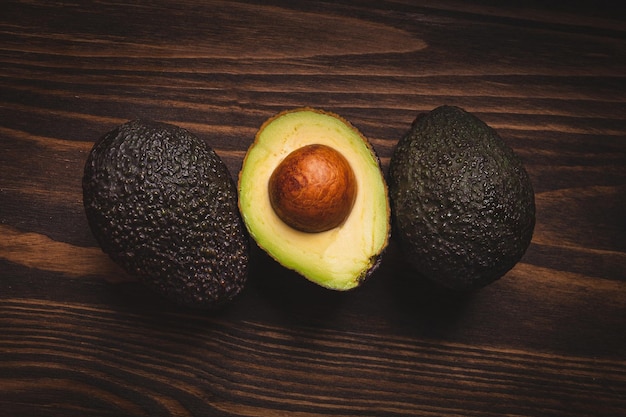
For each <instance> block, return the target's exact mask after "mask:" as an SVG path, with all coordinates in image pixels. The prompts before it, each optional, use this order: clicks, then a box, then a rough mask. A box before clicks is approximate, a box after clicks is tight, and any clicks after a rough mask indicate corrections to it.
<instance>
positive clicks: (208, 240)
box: [82, 120, 249, 309]
mask: <svg viewBox="0 0 626 417" xmlns="http://www.w3.org/2000/svg"><path fill="white" fill-rule="evenodd" d="M82 185H83V203H84V208H85V213H86V215H87V220H88V222H89V226H90V228H91V230H92V232H93V235H94V236H95V238H96V240H97V241H98V243H99V244H100V246H101V247H102V250H103V251H104V252H105V253H107V254H108V255H109V256H110V257H111V258H112V259H113V260H114V261H115V262H117V263H118V264H119V265H121V266H122V267H123V268H124V269H125V270H126V271H127V272H129V273H130V274H133V275H135V276H137V277H139V278H140V280H141V281H142V282H144V283H145V284H146V285H147V286H148V287H150V288H152V289H153V290H155V291H156V292H158V293H160V294H161V295H163V296H165V297H166V298H168V299H170V300H172V301H174V302H176V303H178V304H180V305H183V306H185V307H191V308H202V309H214V308H218V307H222V306H223V305H225V304H226V303H227V302H229V301H230V300H232V299H233V298H234V297H235V296H236V295H237V294H239V293H240V291H241V290H242V289H243V287H244V284H245V282H246V278H247V270H248V249H249V241H248V235H247V233H246V230H245V227H244V225H243V222H242V220H241V217H240V215H239V210H238V207H237V190H236V187H235V183H234V181H233V180H232V177H231V176H230V174H229V172H228V169H227V167H226V166H225V164H224V163H223V161H222V160H221V159H220V158H219V156H218V155H217V154H216V153H215V152H214V151H213V150H212V149H211V148H210V147H209V146H208V145H206V144H205V143H204V142H203V141H201V140H200V139H198V138H197V137H196V136H194V135H193V134H191V133H190V132H188V131H187V130H185V129H182V128H180V127H177V126H174V125H171V124H165V123H159V122H154V121H148V120H133V121H130V122H128V123H125V124H122V125H121V126H119V127H117V128H116V129H114V130H112V131H111V132H109V133H107V134H105V135H104V136H103V137H102V138H100V139H99V140H98V141H96V143H95V144H94V146H93V148H92V150H91V152H90V153H89V156H88V159H87V162H86V164H85V169H84V175H83V183H82Z"/></svg>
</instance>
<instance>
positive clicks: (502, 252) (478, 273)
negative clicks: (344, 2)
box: [388, 106, 535, 290]
mask: <svg viewBox="0 0 626 417" xmlns="http://www.w3.org/2000/svg"><path fill="white" fill-rule="evenodd" d="M388 184H389V195H390V198H391V203H392V212H393V224H394V231H393V233H394V237H395V238H397V240H398V242H399V243H400V246H401V248H402V250H403V252H404V254H405V257H406V259H407V261H408V263H409V264H410V265H412V266H413V267H414V268H415V269H416V270H417V271H419V273H421V274H422V275H423V276H425V277H427V278H429V279H431V280H432V281H434V282H436V283H438V284H441V285H442V286H444V287H448V288H451V289H454V290H472V289H476V288H480V287H483V286H485V285H487V284H489V283H491V282H493V281H495V280H497V279H499V278H500V277H502V276H503V275H504V274H505V273H506V272H507V271H509V270H510V269H511V268H513V266H514V265H515V264H516V263H517V262H518V261H519V260H520V259H521V258H522V256H523V255H524V253H525V251H526V249H527V248H528V246H529V245H530V241H531V238H532V234H533V230H534V226H535V198H534V192H533V187H532V184H531V181H530V178H529V176H528V173H527V172H526V170H525V168H524V166H523V164H522V161H521V160H520V158H519V157H518V156H517V155H516V154H515V153H514V152H513V150H512V149H511V148H510V147H509V146H508V145H507V144H506V143H505V142H504V141H503V140H502V139H501V137H500V136H499V135H498V133H497V132H496V131H495V130H493V129H492V128H490V127H489V126H487V125H486V124H485V123H484V122H483V121H481V120H480V119H478V118H477V117H476V116H474V115H472V114H470V113H468V112H466V111H465V110H463V109H461V108H459V107H453V106H441V107H438V108H436V109H434V110H433V111H431V112H430V113H428V114H422V115H419V116H418V117H417V118H416V119H415V121H414V122H413V125H412V126H411V128H410V129H409V131H408V132H407V133H406V134H405V135H404V137H403V138H402V139H401V140H400V141H399V143H398V145H397V147H396V149H395V151H394V153H393V155H392V157H391V161H390V164H389V178H388Z"/></svg>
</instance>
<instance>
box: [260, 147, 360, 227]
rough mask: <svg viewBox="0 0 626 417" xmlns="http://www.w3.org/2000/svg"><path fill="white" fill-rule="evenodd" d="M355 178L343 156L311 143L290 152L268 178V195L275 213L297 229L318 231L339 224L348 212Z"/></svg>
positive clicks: (353, 192) (352, 199)
mask: <svg viewBox="0 0 626 417" xmlns="http://www.w3.org/2000/svg"><path fill="white" fill-rule="evenodd" d="M356 188H357V186H356V179H355V177H354V172H353V171H352V168H351V167H350V164H349V163H348V161H347V160H346V158H345V157H344V156H343V155H341V154H340V153H339V152H337V151H336V150H334V149H333V148H331V147H329V146H326V145H320V144H313V145H307V146H303V147H301V148H299V149H296V150H295V151H293V152H291V153H290V154H289V155H287V157H286V158H285V159H284V160H283V161H282V162H281V163H280V164H279V165H278V166H277V167H276V169H275V170H274V172H273V173H272V175H271V177H270V180H269V190H268V191H269V197H270V202H271V204H272V208H273V209H274V212H275V213H276V215H278V217H279V218H280V219H281V220H282V221H283V222H285V223H286V224H287V225H289V226H291V227H292V228H294V229H296V230H300V231H302V232H308V233H318V232H323V231H326V230H330V229H332V228H335V227H337V226H339V225H340V224H341V223H343V221H344V220H346V218H347V217H348V215H349V214H350V211H351V210H352V205H353V204H354V199H355V197H356Z"/></svg>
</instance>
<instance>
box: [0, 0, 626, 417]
mask: <svg viewBox="0 0 626 417" xmlns="http://www.w3.org/2000/svg"><path fill="white" fill-rule="evenodd" d="M56 3H57V2H43V1H23V2H19V1H4V2H3V3H2V5H1V6H0V11H1V12H0V415H2V416H13V417H15V416H189V415H197V416H222V415H237V416H301V417H303V416H314V415H340V416H348V415H355V416H357V415H358V416H373V415H380V416H383V415H384V416H395V415H411V416H431V415H433V416H434V415H443V416H502V415H508V416H531V415H532V416H620V415H621V416H624V415H626V273H625V272H624V270H625V268H626V237H625V236H626V233H625V232H626V218H625V215H624V207H625V206H626V170H625V166H626V135H625V134H626V78H625V75H626V28H625V27H624V21H625V19H624V14H623V10H620V9H617V10H615V9H614V10H605V9H602V8H598V7H601V6H602V2H600V3H597V2H594V3H593V4H590V5H588V6H585V5H584V4H583V5H581V4H577V5H576V6H573V5H571V4H569V3H566V5H563V6H560V7H557V6H552V7H548V6H544V5H543V4H544V2H531V3H528V4H529V5H527V6H526V7H513V6H507V7H503V6H497V5H494V4H492V2H489V4H488V3H487V2H484V4H481V2H474V3H468V2H456V1H448V0H444V1H437V2H434V1H432V2H431V1H424V2H422V3H421V4H419V3H420V2H413V1H409V0H397V1H368V2H357V1H352V2H351V1H342V0H339V1H334V0H333V1H327V2H304V1H292V0H273V1H268V2H225V1H224V2H219V1H201V0H182V1H164V0H162V1H153V2H143V3H144V4H135V3H133V2H129V3H128V4H124V3H123V2H113V1H107V0H105V1H100V2H69V3H67V4H63V3H58V4H56ZM590 3H591V2H590ZM442 104H451V105H457V106H461V107H463V108H465V109H467V110H469V111H471V112H473V113H475V114H476V115H477V116H479V117H480V118H482V119H483V120H484V121H485V122H487V123H488V124H490V125H491V126H493V127H494V128H496V129H497V130H498V131H499V132H500V134H501V135H502V137H503V138H504V140H505V141H506V142H507V143H509V144H510V145H511V146H512V147H513V148H514V149H515V151H516V152H517V153H518V154H519V155H520V156H521V157H522V159H523V161H524V163H525V165H526V167H527V169H528V171H529V173H530V176H531V178H532V181H533V184H534V187H535V191H536V203H537V226H536V229H535V234H534V237H533V240H532V244H531V246H530V248H529V249H528V251H527V252H526V254H525V256H524V258H523V259H522V261H521V262H520V263H518V264H517V266H516V267H515V268H514V269H513V270H511V271H510V272H509V273H508V274H506V275H505V276H504V277H503V278H502V279H501V280H499V281H498V282H496V283H494V284H492V285H490V286H488V287H486V288H484V289H482V290H480V291H476V292H474V293H471V294H464V295H459V294H451V293H449V292H447V291H444V290H441V289H439V288H437V287H435V286H434V285H431V284H428V283H425V282H423V281H421V280H420V279H418V277H417V276H416V274H414V273H412V272H410V271H409V270H408V269H407V266H406V263H405V262H404V261H403V259H402V256H401V254H400V252H399V250H398V248H397V246H396V244H395V243H394V242H393V240H392V243H391V246H390V248H389V250H388V251H387V254H386V256H385V258H384V261H383V264H382V266H381V268H380V269H379V270H378V272H377V273H376V274H375V275H374V276H373V277H372V279H371V280H370V281H369V282H367V283H366V284H365V285H364V286H363V287H362V288H359V289H357V290H355V291H352V292H348V293H337V292H332V291H330V290H324V289H322V288H320V287H316V286H315V285H313V284H310V283H309V282H308V281H306V280H305V279H303V278H301V277H300V276H297V275H295V274H294V273H292V272H289V271H287V270H285V269H283V268H282V267H280V266H279V265H278V264H276V263H275V262H273V261H271V260H270V259H269V258H268V257H267V256H265V255H263V253H261V252H260V251H259V250H254V251H253V252H252V265H251V274H250V277H249V281H248V285H247V287H246V289H245V291H244V293H243V294H242V295H241V296H240V297H239V298H237V300H236V301H235V302H234V303H233V304H231V305H230V306H229V307H227V308H226V309H225V310H223V311H220V312H217V313H207V312H197V311H187V310H183V309H180V308H177V307H175V306H173V305H171V304H169V303H167V302H165V301H163V300H161V299H159V298H158V297H156V296H154V295H153V294H151V293H150V292H148V291H146V290H145V289H144V287H143V286H142V285H140V284H138V283H137V282H133V281H132V279H131V277H129V276H127V275H125V274H124V273H123V272H122V271H121V270H120V269H119V268H118V267H117V266H115V265H114V264H113V263H112V261H110V260H109V259H108V257H107V256H106V255H104V254H103V253H102V252H101V251H100V249H99V248H98V247H97V244H96V242H95V240H94V238H93V236H92V235H91V233H90V231H89V229H88V226H87V223H86V220H85V216H84V212H83V208H82V192H81V176H82V170H83V166H84V162H85V160H86V157H87V153H88V152H89V150H90V148H91V146H92V144H93V142H94V141H95V140H96V139H97V138H98V137H100V136H101V135H102V134H104V133H105V132H107V131H109V130H110V129H112V128H113V127H115V126H116V125H118V124H120V123H122V122H124V121H127V120H129V119H133V118H138V117H144V118H152V119H157V120H161V121H166V122H170V123H174V124H177V125H180V126H183V127H185V128H187V129H189V130H191V131H192V132H194V133H195V134H197V135H198V136H199V137H200V138H201V139H203V140H204V141H206V142H207V143H208V144H209V145H210V146H212V147H213V148H214V149H215V150H216V151H217V152H218V154H219V155H220V156H221V157H222V158H223V160H224V161H225V162H226V164H227V166H228V168H229V169H230V170H231V173H232V175H233V176H236V175H237V174H238V171H239V169H240V167H241V163H242V158H243V155H244V153H245V151H246V149H247V147H248V146H249V145H250V144H251V142H252V140H253V138H254V134H255V132H256V130H257V129H258V127H259V126H260V125H261V124H262V123H263V121H264V120H265V119H266V118H268V117H270V116H272V115H274V114H275V113H277V112H279V111H281V110H284V109H289V108H295V107H300V106H313V107H317V108H322V109H326V110H329V111H333V112H336V113H338V114H340V115H342V116H343V117H345V118H346V119H348V120H350V121H351V122H352V123H353V124H354V125H355V126H357V127H358V128H359V129H360V130H361V131H362V133H363V134H364V135H366V136H367V137H369V138H370V140H371V142H372V143H373V145H374V147H375V148H376V151H377V152H378V154H379V155H380V157H381V160H382V163H383V165H384V168H385V170H386V169H387V167H388V164H389V158H390V156H391V152H392V151H393V149H394V146H395V144H396V142H397V141H398V139H399V138H400V137H401V136H402V135H403V133H404V132H405V131H406V130H407V129H408V127H409V126H410V123H411V122H412V120H413V119H414V117H415V116H416V115H417V114H418V113H420V112H425V111H429V110H431V109H433V108H435V107H437V106H439V105H442Z"/></svg>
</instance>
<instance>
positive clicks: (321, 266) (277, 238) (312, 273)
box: [238, 108, 390, 290]
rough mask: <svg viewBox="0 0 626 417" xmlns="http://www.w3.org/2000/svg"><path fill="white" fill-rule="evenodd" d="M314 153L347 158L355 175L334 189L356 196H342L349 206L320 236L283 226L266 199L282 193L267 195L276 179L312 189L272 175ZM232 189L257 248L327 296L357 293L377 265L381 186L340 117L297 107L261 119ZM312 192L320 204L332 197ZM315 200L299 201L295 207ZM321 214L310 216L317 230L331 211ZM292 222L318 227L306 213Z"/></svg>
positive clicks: (370, 158) (370, 153) (371, 157)
mask: <svg viewBox="0 0 626 417" xmlns="http://www.w3.org/2000/svg"><path fill="white" fill-rule="evenodd" d="M316 148H324V149H327V148H330V149H331V153H332V152H334V151H336V153H338V154H340V155H341V156H342V158H340V159H344V158H345V161H347V163H348V165H349V167H350V169H351V171H352V173H353V176H352V177H351V176H350V175H348V176H346V178H347V179H346V181H347V182H348V184H351V183H352V182H354V186H353V187H352V186H350V185H348V186H346V187H343V188H341V187H339V188H341V189H342V190H344V191H345V190H348V191H346V193H351V192H352V191H354V195H350V196H349V197H345V195H343V194H342V196H341V197H338V198H337V199H336V200H337V201H340V200H341V201H343V202H342V203H340V204H342V205H344V206H346V204H347V207H348V210H347V212H346V213H345V216H344V218H342V219H341V221H339V222H338V223H337V222H335V223H333V224H331V225H330V226H327V227H322V228H321V231H317V230H316V228H311V229H307V228H306V227H299V226H298V225H295V224H292V223H291V222H289V221H286V219H285V218H284V217H282V216H279V214H277V210H276V209H277V204H278V203H275V201H274V200H275V199H273V198H272V197H273V196H274V197H275V196H276V195H279V194H280V193H279V192H275V191H274V190H273V188H272V187H273V185H272V180H273V176H274V177H275V176H281V177H282V180H281V181H282V183H283V184H290V183H292V182H294V183H295V182H296V179H297V182H298V184H295V185H294V187H295V188H296V189H297V188H298V187H300V186H301V185H302V183H306V182H308V183H309V184H311V183H313V182H315V179H310V178H309V179H308V180H302V179H301V178H300V177H301V176H302V175H301V174H300V173H295V174H292V176H291V177H290V175H291V174H290V173H289V172H290V170H289V169H284V170H281V169H278V168H279V167H282V166H284V165H285V164H286V163H287V165H289V163H288V161H289V160H290V159H291V158H294V157H295V155H301V154H306V153H307V152H308V151H309V150H311V152H316V151H317V149H316ZM302 158H306V156H303V157H302ZM295 159H298V158H295ZM337 164H341V162H337ZM279 171H281V173H280V175H279V173H278V172H279ZM298 172H299V171H298ZM337 177H341V176H337ZM348 177H350V178H348ZM341 178H343V177H341ZM335 179H336V178H335V177H334V176H333V177H332V180H330V181H331V182H333V183H334V182H335ZM337 181H340V182H341V181H343V179H342V180H337ZM320 182H321V183H322V184H319V187H323V186H325V184H326V183H327V182H328V181H326V180H320ZM286 188H289V187H287V186H286ZM313 188H315V187H313ZM331 188H332V187H331ZM238 189H239V208H240V212H241V214H242V216H243V220H244V223H245V225H246V227H247V229H248V231H249V233H250V235H251V236H252V237H253V239H254V240H255V241H256V243H257V244H258V246H259V247H261V248H262V249H263V250H265V251H266V252H267V253H268V254H269V255H270V256H271V257H272V258H274V259H275V260H276V261H278V262H279V263H280V264H282V265H283V266H284V267H286V268H289V269H292V270H294V271H296V272H298V273H299V274H301V275H302V276H304V277H305V278H307V279H308V280H310V281H312V282H314V283H316V284H319V285H321V286H323V287H326V288H329V289H334V290H349V289H352V288H355V287H357V286H359V285H360V284H361V283H362V282H363V281H364V280H365V278H367V277H368V276H370V275H371V274H372V272H373V271H374V270H375V269H376V268H377V266H378V265H379V263H380V259H381V256H382V254H383V252H384V249H385V248H386V246H387V244H388V240H389V234H390V206H389V199H388V194H387V185H386V182H385V179H384V176H383V174H382V170H381V166H380V161H379V159H378V157H377V156H376V154H375V152H374V149H373V147H372V146H371V145H370V143H369V142H368V140H367V139H366V138H365V137H364V136H363V135H362V134H361V133H360V132H359V131H358V130H357V129H356V128H355V127H354V126H352V125H351V124H350V123H349V122H347V121H346V120H344V119H343V118H341V117H340V116H338V115H336V114H333V113H329V112H325V111H322V110H318V109H312V108H299V109H294V110H288V111H284V112H281V113H279V114H277V115H276V116H274V117H272V118H270V119H269V120H267V121H266V122H265V123H264V124H263V125H262V126H261V128H260V129H259V131H258V132H257V134H256V137H255V140H254V143H253V144H252V145H251V146H250V148H249V149H248V151H247V154H246V156H245V159H244V162H243V166H242V169H241V171H240V173H239V184H238ZM291 191H293V189H292V190H291ZM296 191H298V190H296ZM316 191H317V190H316V189H314V190H313V191H312V193H313V195H315V196H317V200H319V201H323V200H325V199H326V193H327V192H328V193H332V192H334V191H327V190H326V191H324V190H323V191H320V192H317V193H316ZM346 193H344V194H346ZM315 199H316V198H312V199H310V200H306V199H305V202H304V203H303V204H301V206H302V205H306V204H309V203H310V202H311V201H313V200H315ZM342 199H343V200H342ZM346 201H347V202H348V203H345V202H346ZM297 203H298V202H297V201H296V205H297ZM311 204H315V203H314V202H313V203H311ZM320 204H322V203H320ZM324 207H325V208H323V209H320V210H318V211H317V212H316V216H317V217H318V219H317V220H322V221H321V223H324V222H323V220H324V219H325V218H328V217H332V216H331V212H334V207H333V205H332V204H331V203H328V205H327V206H324ZM279 212H280V211H279ZM292 217H296V218H299V219H301V220H302V222H301V223H313V222H317V220H311V219H310V218H309V217H307V213H306V211H302V212H298V213H297V215H296V216H292ZM320 218H321V219H320ZM318 223H320V222H318ZM303 226H306V225H303Z"/></svg>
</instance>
